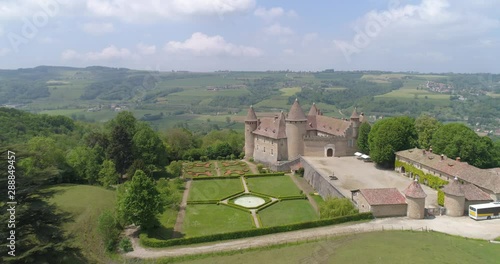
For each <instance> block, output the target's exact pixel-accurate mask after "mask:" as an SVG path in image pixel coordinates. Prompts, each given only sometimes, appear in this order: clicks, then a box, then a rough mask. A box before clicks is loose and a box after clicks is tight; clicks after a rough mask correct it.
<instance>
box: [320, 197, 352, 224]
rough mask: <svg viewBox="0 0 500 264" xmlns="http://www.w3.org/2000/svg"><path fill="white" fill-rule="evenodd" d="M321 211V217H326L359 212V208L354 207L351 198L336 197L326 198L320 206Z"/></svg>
mask: <svg viewBox="0 0 500 264" xmlns="http://www.w3.org/2000/svg"><path fill="white" fill-rule="evenodd" d="M319 212H320V217H321V219H325V218H334V217H339V216H345V215H353V214H357V213H358V209H356V207H354V205H353V204H352V203H351V201H350V200H349V199H347V198H337V197H334V198H328V199H326V200H325V202H324V203H323V204H322V205H321V206H320V207H319Z"/></svg>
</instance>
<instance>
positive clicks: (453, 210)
mask: <svg viewBox="0 0 500 264" xmlns="http://www.w3.org/2000/svg"><path fill="white" fill-rule="evenodd" d="M443 192H444V207H446V215H449V216H462V215H464V208H465V192H464V190H463V189H462V184H460V182H458V179H457V178H455V179H454V180H453V181H451V182H450V183H449V184H447V185H445V186H444V187H443Z"/></svg>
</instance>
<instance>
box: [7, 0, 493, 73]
mask: <svg viewBox="0 0 500 264" xmlns="http://www.w3.org/2000/svg"><path fill="white" fill-rule="evenodd" d="M498 58H500V1H498V0H474V1H470V0H365V1H340V0H329V1H319V0H318V1H301V0H288V1H286V0H268V1H263V0H141V1H138V0H136V1H132V0H0V68H1V69H16V68H30V67H36V66H39V65H53V66H74V67H86V66H94V65H99V66H109V67H125V68H131V69H143V70H158V71H172V70H176V71H177V70H188V71H204V72H205V71H217V70H234V71H237V70H244V71H254V70H257V71H266V70H292V71H321V70H324V69H335V70H384V71H417V72H436V73H437V72H440V73H443V72H490V73H500V63H498Z"/></svg>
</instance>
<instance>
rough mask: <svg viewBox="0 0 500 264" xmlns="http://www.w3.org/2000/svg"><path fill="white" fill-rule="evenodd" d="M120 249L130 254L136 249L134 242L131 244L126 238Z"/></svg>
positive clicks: (121, 242)
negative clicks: (133, 245)
mask: <svg viewBox="0 0 500 264" xmlns="http://www.w3.org/2000/svg"><path fill="white" fill-rule="evenodd" d="M118 247H119V248H120V249H121V250H122V251H123V252H130V251H133V250H134V248H133V247H132V242H130V239H128V238H124V239H122V240H121V241H120V245H118Z"/></svg>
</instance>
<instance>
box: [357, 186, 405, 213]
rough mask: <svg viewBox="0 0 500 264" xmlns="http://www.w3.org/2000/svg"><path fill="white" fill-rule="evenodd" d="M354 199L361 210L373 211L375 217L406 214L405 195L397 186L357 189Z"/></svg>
mask: <svg viewBox="0 0 500 264" xmlns="http://www.w3.org/2000/svg"><path fill="white" fill-rule="evenodd" d="M353 201H354V202H355V203H356V204H357V206H358V209H359V211H360V212H362V213H363V212H372V213H373V216H375V217H389V216H406V211H407V204H406V201H405V197H404V196H403V195H402V194H401V193H400V192H399V191H398V189H396V188H377V189H359V190H355V191H353Z"/></svg>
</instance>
